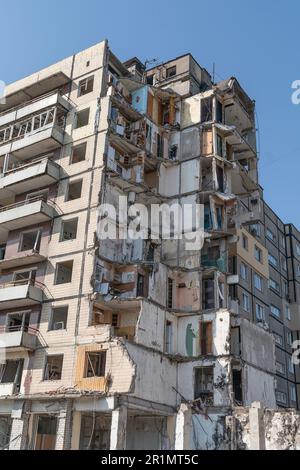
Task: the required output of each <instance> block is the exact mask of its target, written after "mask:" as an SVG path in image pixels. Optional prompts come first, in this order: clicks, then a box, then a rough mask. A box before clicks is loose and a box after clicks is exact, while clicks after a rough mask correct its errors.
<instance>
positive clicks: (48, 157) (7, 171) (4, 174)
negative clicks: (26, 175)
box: [2, 154, 58, 177]
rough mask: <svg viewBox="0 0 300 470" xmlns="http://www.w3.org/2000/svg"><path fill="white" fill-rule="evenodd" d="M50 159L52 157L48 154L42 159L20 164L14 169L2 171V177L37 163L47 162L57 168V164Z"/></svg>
mask: <svg viewBox="0 0 300 470" xmlns="http://www.w3.org/2000/svg"><path fill="white" fill-rule="evenodd" d="M50 157H52V154H49V156H47V155H44V156H43V157H39V158H36V159H34V160H31V161H30V162H29V163H24V162H22V163H20V165H16V166H15V167H14V168H11V169H10V170H5V171H3V173H2V175H3V177H4V176H6V175H9V174H12V173H16V172H17V171H19V170H23V169H25V168H29V167H31V166H34V165H37V164H38V163H43V162H49V161H51V163H52V164H53V165H56V166H57V167H58V165H57V163H55V162H53V161H52V160H51V158H50Z"/></svg>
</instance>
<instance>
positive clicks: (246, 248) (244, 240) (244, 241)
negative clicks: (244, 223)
mask: <svg viewBox="0 0 300 470" xmlns="http://www.w3.org/2000/svg"><path fill="white" fill-rule="evenodd" d="M242 246H243V248H244V250H247V251H248V237H246V235H245V234H244V233H243V235H242Z"/></svg>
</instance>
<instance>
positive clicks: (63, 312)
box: [49, 306, 68, 331]
mask: <svg viewBox="0 0 300 470" xmlns="http://www.w3.org/2000/svg"><path fill="white" fill-rule="evenodd" d="M67 320H68V306H64V307H54V308H53V309H52V314H51V321H50V325H49V331H54V330H55V331H56V330H66V329H67Z"/></svg>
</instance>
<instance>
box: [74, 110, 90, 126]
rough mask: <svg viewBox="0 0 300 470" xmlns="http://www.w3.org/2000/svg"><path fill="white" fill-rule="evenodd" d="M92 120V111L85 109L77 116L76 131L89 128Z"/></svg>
mask: <svg viewBox="0 0 300 470" xmlns="http://www.w3.org/2000/svg"><path fill="white" fill-rule="evenodd" d="M89 119H90V109H89V108H88V109H83V110H82V111H79V112H78V113H77V114H76V119H75V129H80V128H81V127H84V126H87V125H88V123H89Z"/></svg>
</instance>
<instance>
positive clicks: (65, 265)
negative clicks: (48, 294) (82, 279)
mask: <svg viewBox="0 0 300 470" xmlns="http://www.w3.org/2000/svg"><path fill="white" fill-rule="evenodd" d="M72 272H73V260H71V261H62V262H61V263H57V264H56V271H55V282H54V284H55V285H59V284H68V283H70V282H71V281H72Z"/></svg>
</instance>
